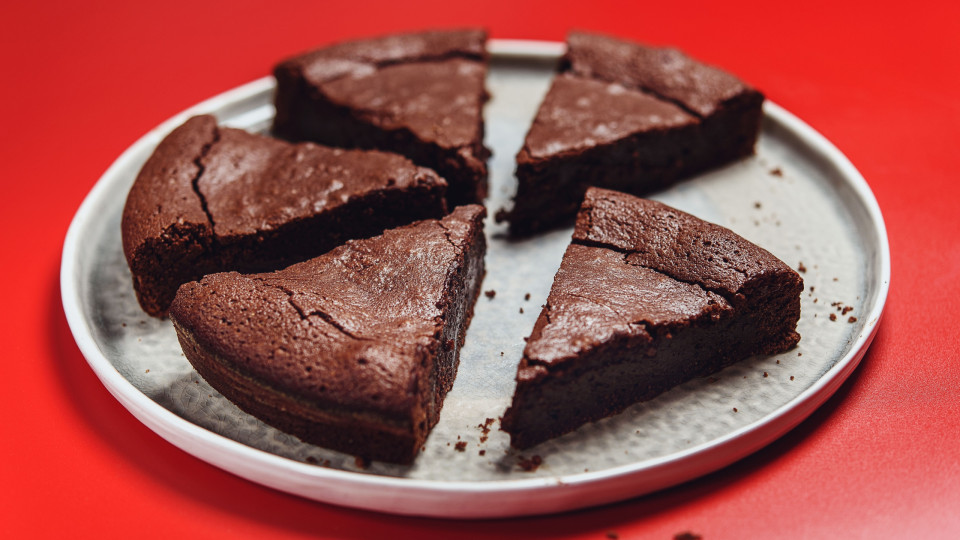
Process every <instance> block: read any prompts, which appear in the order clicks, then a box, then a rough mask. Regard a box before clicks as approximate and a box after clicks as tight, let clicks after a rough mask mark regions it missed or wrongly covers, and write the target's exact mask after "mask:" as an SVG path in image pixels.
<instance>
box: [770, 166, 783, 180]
mask: <svg viewBox="0 0 960 540" xmlns="http://www.w3.org/2000/svg"><path fill="white" fill-rule="evenodd" d="M770 176H776V177H777V178H783V171H781V170H780V167H777V168H775V169H772V170H771V171H770Z"/></svg>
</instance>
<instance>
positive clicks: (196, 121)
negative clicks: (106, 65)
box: [121, 116, 447, 317]
mask: <svg viewBox="0 0 960 540" xmlns="http://www.w3.org/2000/svg"><path fill="white" fill-rule="evenodd" d="M446 187H447V185H446V182H444V180H443V179H441V178H440V177H439V176H437V174H436V173H435V172H434V171H431V170H429V169H426V168H422V167H418V166H415V165H414V164H413V163H412V162H410V161H409V160H408V159H406V158H404V157H402V156H399V155H396V154H390V153H386V152H377V151H361V150H342V149H333V148H327V147H323V146H319V145H316V144H313V143H302V144H291V143H288V142H285V141H281V140H278V139H273V138H270V137H265V136H262V135H255V134H251V133H247V132H245V131H242V130H239V129H232V128H225V127H220V126H218V125H217V122H216V119H215V118H214V117H212V116H197V117H194V118H191V119H190V120H188V121H187V122H186V123H184V124H183V125H181V126H180V127H178V128H177V129H175V130H174V131H173V132H171V133H170V134H169V135H168V136H167V137H166V138H165V139H164V140H163V141H162V142H161V143H160V144H159V146H158V147H157V149H156V150H155V151H154V153H153V155H152V156H151V157H150V158H149V159H148V160H147V162H146V164H145V165H144V166H143V168H142V169H141V171H140V174H139V175H138V176H137V179H136V181H135V182H134V184H133V187H132V188H131V189H130V193H129V195H128V197H127V201H126V206H125V207H124V210H123V217H122V223H121V227H122V238H123V250H124V254H125V255H126V259H127V263H128V264H129V266H130V270H131V272H132V274H133V283H134V289H135V290H136V293H137V298H138V300H139V301H140V305H141V306H142V307H143V309H144V310H145V311H146V312H147V313H149V314H150V315H153V316H158V317H159V316H163V315H164V314H165V313H166V311H167V307H168V306H169V304H170V301H171V300H173V296H174V294H175V293H176V291H177V287H179V286H180V285H181V284H182V283H185V282H187V281H191V280H195V279H199V278H200V277H201V276H203V275H205V274H209V273H212V272H221V271H226V270H237V271H244V272H257V271H264V270H274V269H276V268H281V267H283V266H287V265H289V264H292V263H294V262H297V261H302V260H305V259H308V258H310V257H313V256H315V255H318V254H320V253H322V252H324V251H327V250H329V249H331V248H333V247H334V246H337V245H339V244H341V243H343V242H344V241H346V240H348V239H350V238H362V237H368V236H373V235H376V234H379V233H381V232H382V231H383V230H384V229H386V228H389V227H395V226H397V225H401V224H406V223H410V222H412V221H415V220H418V219H424V218H434V217H440V216H442V215H443V214H444V213H445V212H446V206H445V201H444V195H445V190H446Z"/></svg>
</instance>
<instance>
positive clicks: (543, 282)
mask: <svg viewBox="0 0 960 540" xmlns="http://www.w3.org/2000/svg"><path fill="white" fill-rule="evenodd" d="M490 49H491V52H492V53H493V55H492V56H493V58H492V65H491V70H490V76H489V78H488V81H487V85H488V88H489V90H490V92H491V94H492V95H493V98H492V99H491V101H490V103H489V104H488V106H487V109H486V119H487V120H486V126H487V144H488V146H490V147H491V148H492V149H493V151H494V157H493V158H492V159H491V162H490V166H491V187H492V189H491V196H490V199H489V200H488V201H487V203H488V208H489V209H490V211H491V214H492V213H493V212H495V211H496V210H497V209H498V208H500V207H502V206H506V205H508V204H509V200H510V196H511V195H512V193H513V190H514V189H515V179H514V177H513V168H514V163H513V156H514V155H515V154H516V152H517V151H518V150H519V148H520V146H521V145H522V142H523V137H524V135H525V133H526V130H527V127H528V126H529V124H530V121H531V119H532V118H533V115H534V113H535V111H536V108H537V106H538V104H539V102H540V100H541V99H542V97H543V95H544V93H545V92H546V90H547V87H548V86H549V84H550V81H551V79H552V76H553V70H554V66H555V63H556V59H557V58H558V56H559V55H560V54H561V53H562V49H563V46H562V45H561V44H557V43H543V42H523V41H492V42H491V44H490ZM273 84H274V83H273V79H272V78H264V79H261V80H258V81H254V82H252V83H250V84H247V85H245V86H242V87H240V88H237V89H234V90H231V91H229V92H226V93H224V94H221V95H219V96H217V97H215V98H212V99H210V100H208V101H206V102H204V103H201V104H199V105H197V106H196V107H193V108H191V109H189V110H187V111H184V112H183V113H181V114H179V115H177V116H175V117H174V118H172V119H170V120H169V121H167V122H165V123H164V124H162V125H160V126H159V127H157V128H156V129H155V130H153V131H151V132H150V133H148V134H147V135H145V136H144V137H143V138H141V139H140V140H139V141H137V142H136V143H135V144H134V145H133V146H131V147H130V148H129V149H128V150H127V151H126V152H124V153H123V155H121V156H120V157H119V158H118V159H117V161H116V162H115V163H114V164H113V165H112V166H111V167H110V169H109V170H108V171H107V172H106V173H105V174H104V175H103V177H102V178H101V179H100V180H99V182H97V184H96V186H94V188H93V190H92V191H91V192H90V194H89V196H87V198H86V200H85V201H84V202H83V205H82V206H81V207H80V209H79V210H78V212H77V215H76V217H75V218H74V220H73V223H72V224H71V226H70V230H69V232H68V233H67V237H66V241H65V245H64V251H63V263H62V271H61V286H62V295H63V303H64V309H65V311H66V315H67V320H68V321H69V324H70V328H71V330H72V332H73V334H74V336H75V338H76V340H77V344H78V345H79V347H80V350H81V351H82V352H83V354H84V356H85V357H86V358H87V360H88V362H89V363H90V366H91V367H92V368H93V370H94V371H95V372H96V374H97V376H98V377H99V378H100V380H101V381H103V384H104V385H105V386H106V387H107V389H108V390H109V391H110V392H111V393H112V394H113V395H114V396H115V397H116V399H117V400H119V401H120V402H121V403H122V404H123V405H124V406H125V407H126V408H127V409H129V410H130V411H131V412H132V413H133V414H134V415H135V416H136V417H137V418H138V419H140V421H142V422H143V423H144V424H145V425H147V426H148V427H150V428H151V429H153V430H154V431H156V432H157V433H158V434H159V435H160V436H162V437H163V438H165V439H167V440H168V441H170V442H171V443H173V444H174V445H176V446H178V447H180V448H182V449H183V450H184V451H186V452H189V453H190V454H193V455H194V456H197V457H199V458H201V459H203V460H205V461H207V462H209V463H211V464H213V465H215V466H217V467H220V468H222V469H225V470H227V471H230V472H233V473H235V474H237V475H239V476H242V477H244V478H247V479H250V480H252V481H254V482H259V483H261V484H264V485H267V486H270V487H273V488H276V489H279V490H282V491H286V492H289V493H294V494H298V495H302V496H304V497H308V498H311V499H315V500H318V501H323V502H329V503H333V504H339V505H345V506H351V507H357V508H365V509H370V510H377V511H382V512H392V513H398V514H414V515H427V516H439V517H458V518H468V517H501V516H517V515H525V514H539V513H548V512H559V511H564V510H570V509H574V508H582V507H588V506H593V505H599V504H603V503H608V502H612V501H617V500H621V499H625V498H628V497H633V496H637V495H641V494H645V493H649V492H652V491H655V490H658V489H661V488H664V487H667V486H670V485H674V484H677V483H680V482H683V481H686V480H690V479H692V478H695V477H697V476H700V475H702V474H705V473H708V472H711V471H714V470H716V469H718V468H720V467H723V466H725V465H728V464H730V463H732V462H734V461H735V460H737V459H740V458H742V457H744V456H746V455H747V454H749V453H751V452H754V451H755V450H757V449H759V448H761V447H763V446H764V445H766V444H768V443H770V442H771V441H773V440H774V439H776V438H777V437H779V436H780V435H782V434H783V433H785V432H786V431H788V430H789V429H791V428H792V427H794V426H796V425H797V424H798V423H799V422H800V421H801V420H803V419H804V418H806V417H807V416H808V415H809V414H810V413H811V412H813V410H814V409H816V408H817V407H818V406H819V405H820V404H822V403H823V402H824V401H825V400H826V399H827V398H828V397H829V396H830V395H832V394H833V393H834V392H835V391H836V389H837V388H838V387H839V386H840V384H841V383H842V382H843V381H844V380H845V379H846V378H847V377H848V376H849V375H850V373H851V372H852V371H853V369H854V368H855V367H856V366H857V364H858V362H859V361H860V359H861V358H862V357H863V354H864V352H865V350H866V348H867V346H868V344H869V343H870V340H871V339H872V338H873V335H874V333H875V331H876V328H877V324H878V322H879V319H880V314H881V312H882V309H883V305H884V301H885V299H886V295H887V290H888V286H889V278H890V255H889V249H888V245H887V237H886V231H885V229H884V225H883V219H882V217H881V215H880V210H879V208H878V207H877V203H876V201H875V199H874V197H873V194H872V193H871V192H870V189H869V188H868V187H867V184H866V182H865V181H864V180H863V178H862V177H861V176H860V174H859V173H858V172H857V170H856V169H855V168H854V167H853V166H852V165H851V164H850V162H849V161H848V160H847V159H846V158H845V157H844V156H843V154H841V153H840V152H839V151H838V150H837V149H836V148H835V147H834V146H832V145H831V144H830V143H829V142H827V141H826V140H825V139H824V138H823V137H822V136H820V135H819V134H818V133H816V132H815V131H814V130H812V129H811V128H810V127H808V126H807V125H806V124H804V123H803V122H801V121H800V120H798V119H797V118H795V117H794V116H792V115H791V114H790V113H788V112H786V111H785V110H783V109H781V108H780V107H777V106H776V105H774V104H772V103H769V102H768V103H767V104H766V106H765V117H764V121H763V128H762V133H761V136H760V140H759V142H758V144H757V153H756V156H754V157H751V158H748V159H744V160H741V161H739V162H736V163H734V164H731V165H729V166H727V167H723V168H721V169H719V170H715V171H712V172H710V173H707V174H704V175H701V176H698V177H696V178H693V179H690V180H687V181H685V182H681V183H680V184H678V185H676V186H674V187H673V188H671V189H669V190H666V191H663V192H660V193H657V194H656V195H655V196H654V197H653V198H656V199H658V200H661V201H663V202H666V203H667V204H671V205H673V206H675V207H677V208H680V209H681V210H685V211H687V212H690V213H693V214H694V215H697V216H699V217H701V218H703V219H706V220H708V221H712V222H715V223H719V224H721V225H724V226H726V227H728V228H731V229H733V230H734V231H736V232H737V233H739V234H740V235H742V236H744V237H746V238H748V239H750V240H751V241H753V242H755V243H757V244H759V245H761V246H763V247H765V248H767V249H768V250H770V251H771V252H773V253H774V254H775V255H777V256H778V257H780V258H781V259H782V260H783V261H785V262H786V263H787V264H789V265H791V266H794V267H795V268H797V269H798V270H800V272H802V276H803V278H804V280H805V284H806V289H805V290H804V293H803V296H802V303H801V310H802V317H801V320H800V323H799V327H798V330H799V332H800V334H801V336H802V340H801V342H800V345H799V346H798V348H796V349H794V350H792V351H789V352H787V353H783V354H781V355H777V356H765V357H755V358H750V359H747V360H745V361H743V362H740V363H738V364H736V365H734V366H731V367H730V368H728V369H726V370H724V371H722V372H720V373H718V374H717V375H715V376H713V377H709V378H705V379H697V380H694V381H690V382H688V383H685V384H683V385H680V386H679V387H677V388H675V389H673V390H671V391H669V392H666V393H665V394H663V395H661V396H660V397H658V398H656V399H654V400H651V401H649V402H646V403H641V404H637V405H635V406H633V407H631V408H629V409H628V410H626V411H625V412H623V413H622V414H620V415H617V416H615V417H612V418H608V419H606V420H603V421H600V422H596V423H594V424H588V425H586V426H584V427H582V428H581V429H579V430H577V431H576V432H574V433H571V434H568V435H566V436H564V437H560V438H558V439H555V440H553V441H548V442H546V443H543V444H541V445H539V446H537V447H535V448H532V449H530V450H528V451H526V452H517V451H516V450H513V449H511V448H510V446H509V438H508V437H507V435H506V434H504V433H502V432H500V431H499V429H498V428H499V422H498V418H499V416H500V415H502V414H503V411H504V410H505V409H506V407H507V405H508V404H509V402H510V398H511V396H512V393H513V385H514V382H513V378H514V375H515V373H516V365H517V362H518V361H519V359H520V356H521V352H522V349H523V343H524V341H523V338H524V337H525V336H526V335H528V334H529V332H530V330H531V329H532V327H533V323H534V321H535V320H536V317H537V314H538V313H539V311H540V305H541V303H542V302H543V301H544V299H545V298H546V296H547V293H548V292H549V289H550V285H551V283H552V281H553V275H554V273H555V272H556V269H557V268H558V267H559V264H560V259H561V256H562V254H563V251H564V249H565V248H566V246H567V244H568V243H569V241H570V230H569V229H567V230H561V231H554V232H551V233H547V234H544V235H541V236H539V237H536V238H533V239H529V240H524V241H509V240H508V239H507V238H506V237H505V236H504V226H503V225H499V224H494V223H493V222H492V220H490V219H488V222H487V234H488V240H489V251H488V253H487V277H486V279H485V282H484V289H485V290H492V291H495V292H496V294H495V296H493V297H492V298H490V297H486V296H483V297H481V298H480V299H479V301H478V303H477V307H476V312H475V315H474V318H473V322H472V323H471V327H470V330H469V333H468V337H467V342H466V345H465V346H464V348H463V350H462V352H461V366H460V371H459V374H458V377H457V381H456V384H455V386H454V388H453V390H452V391H451V392H450V393H449V394H448V396H447V399H446V403H445V405H444V409H443V413H442V414H441V419H440V422H439V423H438V425H437V426H436V428H435V429H434V431H433V432H432V434H431V436H430V438H429V439H428V441H427V444H426V447H425V449H424V451H423V452H422V453H421V455H420V456H419V457H418V458H417V460H416V462H415V463H414V464H413V465H411V466H398V465H391V464H385V463H379V462H375V463H373V464H369V465H368V466H366V467H365V468H364V467H362V465H363V464H362V463H360V464H358V463H357V462H356V460H355V459H354V458H353V457H352V456H349V455H346V454H340V453H337V452H333V451H330V450H326V449H324V448H319V447H316V446H311V445H307V444H304V443H302V442H300V441H299V440H297V439H295V438H293V437H291V436H289V435H286V434H284V433H281V432H279V431H277V430H274V429H273V428H270V427H269V426H266V425H264V424H263V423H262V422H259V421H258V420H256V419H255V418H253V417H251V416H249V415H247V414H244V413H243V412H241V411H240V410H239V409H237V408H236V407H235V406H233V405H232V404H231V403H230V402H228V401H227V400H226V399H224V398H223V397H222V396H220V395H219V394H218V393H217V392H216V391H214V390H212V389H211V388H210V387H209V386H208V385H207V384H206V383H205V382H204V381H203V380H202V379H201V378H200V377H199V376H198V375H197V374H196V372H194V371H193V369H192V368H191V366H190V364H189V363H188V362H187V361H186V359H185V358H184V357H183V355H182V353H181V351H180V348H179V345H178V344H177V340H176V335H175V332H174V331H173V328H172V325H171V324H170V322H169V320H165V319H164V320H160V319H153V318H150V317H148V316H146V315H145V314H144V313H143V312H142V311H141V310H140V308H139V307H138V305H137V302H136V299H135V297H134V294H133V290H132V287H131V280H130V275H129V271H128V269H127V265H126V262H125V260H124V258H123V253H122V249H121V244H120V214H121V212H122V208H123V204H124V201H125V199H126V193H127V191H128V190H129V187H130V185H131V183H132V182H133V179H134V178H135V176H136V174H137V172H138V171H139V169H140V166H141V165H142V164H143V162H144V161H145V160H146V159H147V157H148V156H149V155H150V153H151V152H152V151H153V148H154V147H155V146H156V145H157V143H158V142H159V141H160V140H161V139H162V138H163V137H164V136H165V135H166V134H167V133H169V132H170V131H171V130H172V129H173V128H174V127H176V126H177V125H179V124H181V123H182V122H183V121H184V120H186V119H187V118H188V117H189V116H191V115H194V114H200V113H210V114H214V115H216V116H217V117H218V118H219V120H220V121H221V122H222V123H224V124H226V125H230V126H234V127H241V128H245V129H249V130H252V131H265V130H266V129H267V128H268V126H269V124H270V120H271V118H272V115H273V107H272V105H271V99H272V90H273ZM458 443H459V444H458ZM534 456H538V457H539V458H540V459H539V460H534V459H533V458H534ZM535 461H540V462H541V464H540V466H539V467H536V468H535V467H530V466H524V465H529V464H530V463H533V462H535Z"/></svg>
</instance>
